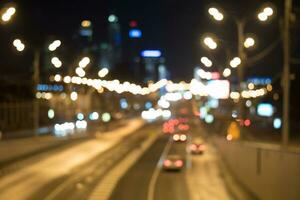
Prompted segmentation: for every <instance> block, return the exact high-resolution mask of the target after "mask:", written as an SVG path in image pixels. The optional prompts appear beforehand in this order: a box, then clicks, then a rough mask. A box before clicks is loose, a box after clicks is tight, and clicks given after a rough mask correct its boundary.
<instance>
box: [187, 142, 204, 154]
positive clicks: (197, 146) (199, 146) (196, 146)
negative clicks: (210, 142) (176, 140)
mask: <svg viewBox="0 0 300 200" xmlns="http://www.w3.org/2000/svg"><path fill="white" fill-rule="evenodd" d="M205 150H206V146H205V144H204V142H203V140H202V139H196V140H194V141H193V142H192V143H191V144H190V145H189V151H190V152H191V153H192V154H203V153H204V151H205Z"/></svg>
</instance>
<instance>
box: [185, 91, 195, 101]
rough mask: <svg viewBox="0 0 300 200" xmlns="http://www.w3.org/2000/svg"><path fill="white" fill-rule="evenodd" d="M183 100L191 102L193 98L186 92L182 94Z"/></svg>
mask: <svg viewBox="0 0 300 200" xmlns="http://www.w3.org/2000/svg"><path fill="white" fill-rule="evenodd" d="M183 98H184V99H185V100H191V99H192V98H193V94H192V93H191V92H190V91H186V92H184V93H183Z"/></svg>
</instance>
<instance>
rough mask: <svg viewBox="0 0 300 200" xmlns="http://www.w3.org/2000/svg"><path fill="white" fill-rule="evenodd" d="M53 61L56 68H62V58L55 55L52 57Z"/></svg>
mask: <svg viewBox="0 0 300 200" xmlns="http://www.w3.org/2000/svg"><path fill="white" fill-rule="evenodd" d="M51 63H52V64H53V65H54V67H56V68H60V67H61V66H62V62H61V61H60V59H59V58H58V57H53V58H52V59H51Z"/></svg>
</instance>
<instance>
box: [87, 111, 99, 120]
mask: <svg viewBox="0 0 300 200" xmlns="http://www.w3.org/2000/svg"><path fill="white" fill-rule="evenodd" d="M89 119H90V120H92V121H96V120H98V119H99V113H98V112H92V113H91V114H90V115H89Z"/></svg>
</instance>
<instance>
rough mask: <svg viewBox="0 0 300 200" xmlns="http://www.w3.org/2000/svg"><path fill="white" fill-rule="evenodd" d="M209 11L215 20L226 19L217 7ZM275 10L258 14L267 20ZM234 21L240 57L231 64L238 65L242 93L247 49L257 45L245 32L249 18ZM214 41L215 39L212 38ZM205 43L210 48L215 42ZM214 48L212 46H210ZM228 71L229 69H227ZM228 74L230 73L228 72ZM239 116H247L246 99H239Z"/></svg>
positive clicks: (268, 8) (260, 17)
mask: <svg viewBox="0 0 300 200" xmlns="http://www.w3.org/2000/svg"><path fill="white" fill-rule="evenodd" d="M208 13H209V15H210V16H212V18H213V19H214V20H215V21H218V22H220V21H223V19H224V15H223V13H221V11H219V10H218V9H217V8H209V9H208ZM273 13H274V11H273V9H272V8H271V7H265V8H264V9H263V10H262V12H260V13H259V14H258V19H259V20H260V21H263V22H264V21H267V20H268V19H269V18H270V17H271V16H272V15H273ZM234 23H235V25H236V30H237V36H238V38H237V40H238V46H237V51H238V52H237V55H238V57H236V58H234V59H233V60H232V61H231V62H230V65H231V67H233V68H236V67H238V69H237V74H238V80H239V81H238V82H239V85H238V88H239V89H238V90H239V92H240V93H241V92H242V91H243V89H244V84H243V82H244V68H245V67H246V66H247V62H248V57H247V53H246V49H248V48H251V47H254V45H255V40H254V39H253V38H252V37H246V33H245V27H246V23H247V19H246V18H236V17H234ZM211 41H214V40H211ZM204 44H205V45H206V46H207V47H209V48H210V46H211V44H213V43H212V42H209V43H205V42H204ZM210 49H212V48H210ZM227 71H228V70H227ZM226 74H228V73H226ZM238 107H239V117H240V118H241V119H244V118H245V116H244V115H245V113H244V101H243V99H242V98H241V99H240V100H239V106H238Z"/></svg>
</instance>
